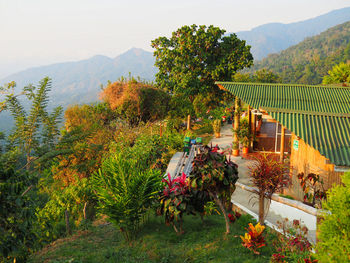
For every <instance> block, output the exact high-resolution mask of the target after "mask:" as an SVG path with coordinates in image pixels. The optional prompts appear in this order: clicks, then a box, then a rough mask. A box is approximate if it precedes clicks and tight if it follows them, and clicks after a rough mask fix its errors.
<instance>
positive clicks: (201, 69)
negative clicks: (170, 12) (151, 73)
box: [152, 25, 253, 101]
mask: <svg viewBox="0 0 350 263" xmlns="http://www.w3.org/2000/svg"><path fill="white" fill-rule="evenodd" d="M224 34H225V30H223V29H220V28H218V27H214V26H209V27H206V26H204V25H202V26H197V25H192V26H183V27H182V28H180V29H178V30H176V31H175V32H173V33H172V36H171V38H169V39H168V38H166V37H159V38H157V39H155V40H153V41H152V47H153V48H154V49H155V51H154V56H155V57H156V62H155V65H156V66H157V67H158V68H159V72H158V73H157V74H156V82H157V84H158V85H159V86H161V87H162V88H164V89H166V90H167V91H169V92H171V93H174V94H181V95H184V96H189V97H190V99H191V101H193V100H194V98H195V96H196V95H197V94H199V93H206V94H213V93H214V94H218V93H219V94H220V92H221V91H220V90H219V89H218V88H217V87H215V84H214V83H215V81H231V80H232V78H233V75H234V74H235V72H236V71H238V70H240V69H243V68H244V67H250V66H251V65H252V64H253V56H252V54H251V53H250V46H248V45H246V43H245V41H244V40H240V39H238V38H237V36H236V35H235V34H230V35H224Z"/></svg>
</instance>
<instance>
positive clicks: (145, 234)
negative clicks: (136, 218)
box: [29, 215, 274, 263]
mask: <svg viewBox="0 0 350 263" xmlns="http://www.w3.org/2000/svg"><path fill="white" fill-rule="evenodd" d="M252 221H253V220H252V219H251V217H250V216H247V215H243V216H242V217H241V218H240V219H239V220H238V221H236V222H235V223H234V224H231V234H230V235H228V236H224V234H223V233H224V231H225V226H224V219H223V217H222V216H218V215H215V216H214V215H213V216H209V217H206V218H205V219H204V224H202V221H201V220H200V218H199V217H193V216H186V217H185V218H184V229H185V234H183V235H181V236H179V235H177V234H176V233H175V232H174V230H173V229H172V228H171V227H169V226H166V225H165V224H164V223H163V219H162V218H160V217H156V218H151V220H150V221H149V222H148V223H147V224H146V225H145V226H144V227H143V228H142V230H141V231H140V233H139V235H138V237H137V239H136V240H135V241H133V242H132V243H131V244H127V243H126V242H125V241H124V239H123V238H122V236H121V234H120V233H119V231H118V230H117V229H116V228H115V227H114V226H113V225H111V224H110V225H103V224H102V225H98V226H92V227H90V229H89V230H85V231H78V232H77V233H75V234H74V235H73V236H71V237H68V238H63V239H60V240H57V241H55V242H54V243H52V244H51V245H49V246H48V247H46V248H44V249H42V250H41V251H39V252H38V253H36V254H35V255H32V256H31V257H30V259H29V262H52V263H53V262H55V263H58V262H60V263H63V262H71V263H77V262H87V263H88V262H91V263H92V262H123V263H126V262H164V263H165V262H240V263H243V262H269V259H270V256H271V254H272V249H271V239H272V238H274V236H273V234H272V233H269V232H268V233H267V240H268V243H270V246H267V247H264V248H262V250H261V252H262V253H261V255H255V254H254V253H252V252H251V251H249V250H248V249H246V248H244V247H243V246H242V245H241V239H240V238H239V235H243V234H244V232H245V227H247V226H248V223H249V222H252Z"/></svg>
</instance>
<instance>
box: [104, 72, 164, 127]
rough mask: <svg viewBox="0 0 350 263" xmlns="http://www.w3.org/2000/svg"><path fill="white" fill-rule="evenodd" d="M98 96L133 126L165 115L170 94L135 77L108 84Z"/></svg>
mask: <svg viewBox="0 0 350 263" xmlns="http://www.w3.org/2000/svg"><path fill="white" fill-rule="evenodd" d="M100 98H101V99H102V100H103V101H104V102H106V103H107V104H108V105H109V107H110V108H111V109H112V110H114V111H115V112H116V113H117V114H118V116H119V117H120V118H122V119H125V120H127V121H128V123H129V124H131V125H133V126H135V125H137V124H138V123H139V122H140V121H143V122H147V121H156V120H159V119H162V118H164V117H165V115H166V113H167V110H168V104H169V100H170V95H169V94H167V93H166V92H164V91H163V90H160V89H157V88H155V87H153V86H152V85H151V84H148V83H146V82H141V81H137V80H135V79H133V78H132V79H129V80H124V79H122V80H120V81H117V82H114V83H111V84H109V85H108V86H107V87H106V88H105V89H103V91H102V92H101V93H100Z"/></svg>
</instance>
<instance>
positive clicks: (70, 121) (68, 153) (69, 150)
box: [52, 104, 115, 185]
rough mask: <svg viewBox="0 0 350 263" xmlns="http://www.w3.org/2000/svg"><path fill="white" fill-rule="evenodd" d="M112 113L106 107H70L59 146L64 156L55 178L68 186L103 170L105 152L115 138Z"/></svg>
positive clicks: (59, 159) (61, 156) (53, 169)
mask: <svg viewBox="0 0 350 263" xmlns="http://www.w3.org/2000/svg"><path fill="white" fill-rule="evenodd" d="M114 118H115V117H114V116H113V112H112V111H111V110H110V109H109V108H108V107H107V106H106V105H104V104H97V105H82V106H78V105H76V106H71V107H69V108H68V109H67V110H66V112H65V119H66V122H65V127H66V131H65V134H64V136H63V138H62V139H61V141H60V142H59V144H58V145H57V149H58V150H59V151H61V152H62V153H63V154H60V155H58V157H57V160H58V164H57V165H55V166H53V168H52V172H53V174H54V178H55V179H59V180H61V181H63V182H64V184H65V185H68V184H70V183H71V182H74V180H75V178H77V177H78V178H84V177H89V176H90V175H91V174H93V173H94V172H95V171H97V169H98V168H99V167H100V164H101V159H102V156H103V153H104V152H106V151H107V150H108V145H109V143H110V141H111V140H113V137H114V130H113V129H114V128H112V127H113V126H111V125H110V124H111V122H112V121H113V120H114Z"/></svg>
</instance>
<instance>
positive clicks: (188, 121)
mask: <svg viewBox="0 0 350 263" xmlns="http://www.w3.org/2000/svg"><path fill="white" fill-rule="evenodd" d="M187 130H188V131H189V130H191V115H188V116H187Z"/></svg>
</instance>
